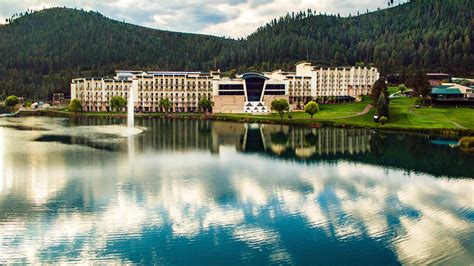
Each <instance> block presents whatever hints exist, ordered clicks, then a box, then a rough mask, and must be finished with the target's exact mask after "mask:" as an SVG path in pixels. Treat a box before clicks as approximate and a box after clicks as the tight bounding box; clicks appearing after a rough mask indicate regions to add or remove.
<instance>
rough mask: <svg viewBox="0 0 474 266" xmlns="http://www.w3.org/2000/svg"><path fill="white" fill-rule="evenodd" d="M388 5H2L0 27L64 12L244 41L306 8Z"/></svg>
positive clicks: (141, 1)
mask: <svg viewBox="0 0 474 266" xmlns="http://www.w3.org/2000/svg"><path fill="white" fill-rule="evenodd" d="M403 1H404V0H402V2H403ZM396 2H397V1H396ZM386 5H387V1H386V0H359V1H356V2H354V1H349V0H342V1H340V0H224V1H216V0H211V1H206V0H194V1H193V0H184V1H165V0H148V1H147V0H134V1H132V0H103V1H93V0H79V1H72V0H49V1H48V0H26V1H16V0H0V19H1V20H0V21H5V18H7V17H10V16H11V15H12V14H14V13H20V12H24V11H26V10H27V9H36V10H39V9H43V8H48V7H54V6H67V7H77V8H84V9H85V10H94V11H99V12H101V13H103V14H104V15H106V16H108V17H111V18H114V19H117V20H125V21H127V22H130V23H133V24H137V25H142V26H147V27H151V28H156V29H163V30H172V31H180V32H192V33H204V34H212V35H218V36H231V37H245V36H247V35H248V34H250V33H252V32H253V31H255V29H257V28H258V27H259V26H262V25H265V24H266V23H268V22H270V21H271V19H273V18H277V17H280V16H284V15H285V14H286V13H287V12H298V11H301V10H307V9H309V8H310V9H312V10H315V11H316V12H321V13H328V14H337V13H339V14H341V15H343V16H345V15H348V14H350V13H352V14H357V12H358V11H360V12H365V11H366V10H367V9H368V10H375V9H377V8H383V7H386Z"/></svg>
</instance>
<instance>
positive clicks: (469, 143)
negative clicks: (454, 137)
mask: <svg viewBox="0 0 474 266" xmlns="http://www.w3.org/2000/svg"><path fill="white" fill-rule="evenodd" d="M459 145H461V147H463V148H474V137H463V138H461V140H460V141H459Z"/></svg>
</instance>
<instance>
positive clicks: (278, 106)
mask: <svg viewBox="0 0 474 266" xmlns="http://www.w3.org/2000/svg"><path fill="white" fill-rule="evenodd" d="M271 107H272V110H273V111H276V112H278V114H279V115H280V119H283V114H284V113H285V112H286V111H288V110H289V109H290V104H288V101H287V100H285V99H277V100H273V101H272V104H271Z"/></svg>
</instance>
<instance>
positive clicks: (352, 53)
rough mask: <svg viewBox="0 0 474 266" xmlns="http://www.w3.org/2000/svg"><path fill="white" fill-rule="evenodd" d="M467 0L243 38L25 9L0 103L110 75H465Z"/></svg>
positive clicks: (12, 35)
mask: <svg viewBox="0 0 474 266" xmlns="http://www.w3.org/2000/svg"><path fill="white" fill-rule="evenodd" d="M473 26H474V1H472V0H450V1H445V0H423V1H421V0H417V1H413V0H412V1H410V2H408V3H406V4H402V5H399V6H395V7H392V8H388V9H384V10H379V11H375V12H365V13H364V14H357V15H356V16H349V17H340V16H339V15H326V14H319V13H317V12H316V11H312V10H307V11H304V12H299V13H291V14H287V15H286V16H285V17H281V18H279V19H274V20H273V21H271V22H270V23H268V24H267V25H265V26H262V27H261V28H259V29H257V30H256V31H255V32H254V33H252V34H250V35H249V36H248V37H247V38H245V39H238V40H235V39H228V38H221V37H214V36H207V35H199V34H187V33H177V32H169V31H162V30H155V29H149V28H145V27H140V26H135V25H131V24H128V23H124V22H119V21H115V20H111V19H108V18H106V17H104V16H103V15H101V14H99V13H97V12H85V11H82V10H76V9H68V8H52V9H46V10H42V11H36V12H32V11H28V12H25V13H24V14H18V15H16V16H15V17H12V18H11V19H8V23H7V24H6V25H3V26H1V25H0V58H1V59H0V99H1V98H4V97H5V96H6V95H9V94H16V95H20V96H25V97H27V98H33V99H37V98H43V99H46V98H49V97H50V96H51V94H52V92H56V91H62V92H65V93H66V94H69V83H70V80H71V79H72V78H74V77H80V76H106V75H112V74H113V71H114V70H115V69H160V70H209V69H218V68H219V69H221V70H224V71H227V70H236V71H238V72H241V71H244V70H247V69H254V70H263V71H266V70H272V69H275V68H284V69H292V68H294V63H295V62H297V61H300V60H311V61H313V62H315V63H317V64H321V65H332V66H337V65H356V64H359V65H360V64H363V65H373V66H376V67H378V68H380V70H381V72H382V73H383V74H392V73H402V74H403V73H412V72H414V71H416V70H424V71H444V72H449V73H452V74H455V75H466V76H472V75H474V69H473V66H474V53H473V52H474V51H473V46H472V44H471V40H472V38H473V37H474V36H473V30H472V29H473Z"/></svg>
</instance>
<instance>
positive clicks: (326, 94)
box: [71, 62, 379, 113]
mask: <svg viewBox="0 0 474 266" xmlns="http://www.w3.org/2000/svg"><path fill="white" fill-rule="evenodd" d="M378 78H379V72H378V70H377V69H376V68H366V67H332V68H327V67H316V66H313V65H311V63H309V62H300V63H298V64H296V71H295V72H286V71H282V70H276V71H273V72H268V73H260V72H248V73H244V74H242V75H239V76H236V77H231V78H229V77H222V76H221V75H220V72H219V71H216V72H214V71H211V72H210V73H204V72H169V71H146V72H145V71H124V70H118V71H116V76H115V77H114V78H78V79H74V80H72V83H71V99H75V98H76V99H79V100H80V101H81V103H82V107H83V109H84V111H92V112H93V111H110V107H109V102H110V99H111V98H112V97H113V96H122V97H124V98H125V99H127V100H128V99H129V96H130V90H134V93H133V95H135V97H134V98H135V99H133V101H134V105H135V110H136V111H138V112H160V111H164V110H162V108H160V106H159V103H160V100H161V99H163V98H168V99H169V100H170V101H171V102H172V107H171V108H170V110H169V111H172V112H194V111H197V110H198V102H199V100H200V99H203V98H208V99H210V100H211V101H212V103H213V107H212V111H213V112H214V113H244V112H248V113H256V112H258V113H262V112H268V111H269V108H270V104H271V102H272V101H273V100H274V99H277V98H284V99H287V100H288V101H289V103H290V106H291V108H292V109H293V110H297V109H302V106H303V104H305V103H306V102H308V101H310V100H316V99H318V100H322V101H326V100H328V99H330V100H335V101H353V100H358V99H360V97H361V96H362V95H367V94H369V93H370V91H371V89H372V85H373V84H374V83H375V81H376V80H377V79H378Z"/></svg>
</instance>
